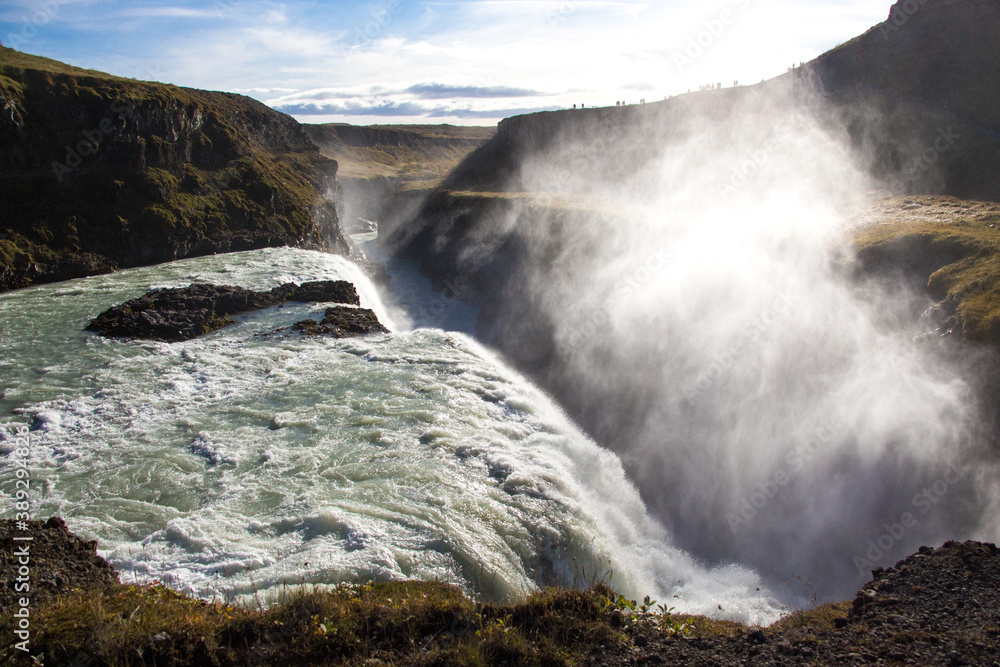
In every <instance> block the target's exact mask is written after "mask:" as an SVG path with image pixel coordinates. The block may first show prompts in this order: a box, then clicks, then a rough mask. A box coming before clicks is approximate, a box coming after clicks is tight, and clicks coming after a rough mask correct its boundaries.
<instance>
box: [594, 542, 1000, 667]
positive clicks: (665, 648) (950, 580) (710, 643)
mask: <svg viewBox="0 0 1000 667" xmlns="http://www.w3.org/2000/svg"><path fill="white" fill-rule="evenodd" d="M795 620H796V619H794V618H790V619H787V621H786V622H779V623H778V624H777V625H776V626H775V627H774V628H767V629H763V630H751V629H747V630H746V631H744V632H738V633H736V634H734V635H733V636H729V637H722V636H715V637H698V636H695V637H677V636H669V635H666V636H664V635H662V634H659V635H657V634H653V633H650V634H649V636H646V635H642V636H636V637H634V638H633V646H632V647H626V648H624V649H623V650H617V651H612V652H609V653H608V654H606V655H595V656H593V657H592V659H591V661H590V664H592V665H666V664H684V665H949V666H958V665H987V666H993V665H997V666H1000V637H998V629H1000V556H998V553H997V548H996V546H994V545H992V544H982V543H979V542H965V543H959V542H948V543H947V544H945V545H944V546H943V547H941V548H940V549H930V548H928V547H921V550H920V553H917V554H914V555H912V556H910V557H909V558H907V559H905V560H902V561H900V562H899V563H897V564H896V566H895V567H892V568H890V569H888V570H881V569H878V570H875V572H874V578H873V580H872V581H871V582H869V583H868V584H867V585H866V586H865V587H864V588H863V589H862V590H861V591H859V593H858V595H857V597H856V598H855V600H854V602H853V604H852V605H851V607H850V611H849V612H848V613H847V615H846V616H843V617H840V618H834V619H833V627H832V628H830V627H824V626H825V625H826V624H825V623H824V622H823V621H821V620H820V621H816V622H810V621H808V620H806V621H805V622H804V624H802V625H798V624H797V623H796V622H795Z"/></svg>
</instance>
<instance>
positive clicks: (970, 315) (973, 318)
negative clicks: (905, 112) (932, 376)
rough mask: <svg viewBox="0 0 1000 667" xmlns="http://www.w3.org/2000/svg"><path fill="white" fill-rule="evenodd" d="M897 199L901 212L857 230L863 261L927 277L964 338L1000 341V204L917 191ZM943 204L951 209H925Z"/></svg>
mask: <svg viewBox="0 0 1000 667" xmlns="http://www.w3.org/2000/svg"><path fill="white" fill-rule="evenodd" d="M895 205H896V206H897V207H898V213H897V214H896V215H890V216H889V217H888V218H887V219H886V221H884V222H883V223H882V224H878V225H874V226H869V227H866V228H864V229H862V230H860V231H859V232H858V233H857V234H856V236H855V245H856V247H857V251H858V259H859V261H860V262H861V265H862V266H863V267H864V268H865V270H867V271H874V272H879V273H886V272H897V273H902V274H903V275H905V276H908V277H910V278H912V279H913V280H915V281H917V282H918V283H922V284H923V285H925V286H926V288H927V290H928V291H929V293H930V295H931V296H932V297H933V298H934V299H936V300H938V301H940V302H943V305H944V306H946V307H947V309H948V310H949V311H950V312H953V318H954V319H953V321H954V324H955V325H956V327H957V331H958V332H961V335H962V337H963V339H964V340H966V341H976V342H983V343H990V344H992V345H1000V205H996V204H986V203H967V202H959V201H958V200H950V198H916V197H907V198H900V199H898V200H896V202H895ZM942 205H943V206H944V207H947V208H948V209H950V210H951V213H950V214H949V215H944V216H941V215H934V216H921V215H919V212H920V210H921V209H931V210H942ZM915 211H916V212H917V214H916V215H914V212H915Z"/></svg>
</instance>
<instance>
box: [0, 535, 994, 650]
mask: <svg viewBox="0 0 1000 667" xmlns="http://www.w3.org/2000/svg"><path fill="white" fill-rule="evenodd" d="M27 528H28V529H27V530H24V529H23V528H19V527H17V526H16V524H15V523H14V522H13V521H0V548H2V550H3V552H2V561H0V562H2V565H3V567H2V569H0V605H2V607H3V609H4V613H3V614H2V616H4V617H6V616H7V612H8V610H10V609H12V608H13V607H14V606H15V605H16V604H17V602H16V600H17V598H18V597H19V596H20V594H19V593H17V592H16V591H15V586H16V583H17V581H16V573H17V564H16V562H15V561H16V558H14V556H13V554H14V550H15V548H18V547H20V545H22V544H24V541H23V540H22V541H15V540H14V537H21V538H24V537H26V536H29V537H31V538H32V539H31V541H30V542H29V544H30V550H31V598H32V599H31V604H32V608H33V611H32V617H33V618H36V619H38V621H39V622H43V619H45V618H47V617H46V615H45V613H46V610H48V609H55V608H56V607H53V605H59V604H61V602H60V601H61V600H71V599H73V598H79V596H80V595H81V594H83V595H84V596H86V597H88V598H91V599H98V598H100V599H105V600H108V603H107V604H108V606H109V607H110V606H113V604H114V600H115V599H118V598H122V597H123V596H128V595H130V594H135V587H126V586H122V585H121V584H119V582H118V580H117V578H116V576H115V573H114V570H113V569H112V567H111V566H110V565H109V564H108V563H106V562H105V561H104V560H103V559H101V558H100V557H99V556H97V554H96V553H95V548H96V543H94V542H84V541H83V540H81V539H79V538H78V537H76V536H75V535H73V534H72V533H70V532H69V531H68V530H67V529H66V526H65V524H64V523H63V522H62V520H61V519H58V518H53V519H50V520H48V521H46V522H41V521H35V522H30V523H29V525H28V527H27ZM873 575H874V576H873V579H872V581H871V582H869V583H868V584H867V585H866V586H865V587H864V588H863V589H862V590H861V591H859V592H858V595H857V597H856V598H855V599H854V601H853V602H845V603H841V604H839V605H826V606H825V607H821V608H819V609H816V610H810V611H804V612H797V613H795V614H792V615H791V616H788V617H786V618H785V619H783V620H782V621H780V622H779V623H777V624H775V625H774V626H772V627H769V628H754V627H747V626H742V625H738V624H735V623H728V622H720V621H713V620H711V619H706V618H703V617H694V618H690V617H681V616H659V615H651V614H647V615H643V614H641V613H632V614H631V615H625V616H622V615H620V611H621V609H622V607H621V605H620V604H619V605H617V606H615V604H614V603H613V602H612V604H610V605H609V604H608V602H609V598H608V597H606V596H607V595H608V594H609V593H608V592H607V591H595V592H594V593H592V594H587V595H590V596H591V597H593V598H594V600H595V601H597V602H596V604H597V606H596V607H594V606H593V605H592V604H591V605H590V606H589V607H588V605H587V604H584V605H582V606H581V605H580V603H579V600H577V602H574V603H572V604H567V600H570V599H576V598H574V597H573V596H577V597H579V595H580V594H574V593H569V592H567V593H565V594H559V593H558V592H549V593H546V594H545V595H547V596H548V598H549V599H547V600H546V601H541V602H540V601H539V600H537V599H536V600H534V602H533V601H532V600H529V601H528V602H526V603H525V604H523V605H517V606H515V607H510V608H498V607H493V606H491V605H486V607H483V608H481V610H480V611H479V612H475V611H473V605H472V603H471V602H470V601H468V600H459V601H458V602H457V603H456V602H454V601H451V602H448V603H446V602H444V601H443V600H445V598H442V602H435V603H434V604H433V605H431V607H433V609H434V610H436V611H434V613H433V614H431V616H436V615H440V614H441V610H443V609H445V607H447V605H448V604H452V605H453V606H454V605H457V606H455V610H458V611H457V612H456V613H457V615H455V614H453V613H448V614H443V615H442V617H441V619H439V620H441V622H445V619H447V622H446V623H445V625H446V626H447V627H444V626H442V627H441V628H438V629H435V627H436V626H435V623H436V622H437V621H434V619H432V618H429V617H428V618H421V619H417V621H419V624H421V625H424V624H425V623H424V621H426V623H429V625H427V627H426V628H424V629H423V630H422V631H421V632H420V633H418V634H425V633H428V636H429V637H430V638H431V639H429V640H427V642H426V643H425V644H423V645H424V648H423V649H421V648H419V646H418V645H405V648H404V646H402V645H401V646H397V645H393V643H392V642H389V640H388V639H386V638H387V637H391V635H390V634H387V633H384V632H383V633H382V634H379V632H377V631H375V630H373V632H374V634H373V635H371V637H369V638H368V639H367V640H364V641H365V643H366V644H367V646H368V648H366V649H364V650H363V651H360V652H359V651H354V652H353V653H352V654H350V655H348V654H347V653H343V652H342V650H341V649H334V650H330V651H325V650H324V651H318V652H316V651H314V652H313V653H311V654H310V655H311V656H314V657H319V656H320V655H322V656H323V657H322V658H320V659H319V660H318V661H316V660H311V661H310V664H438V665H450V664H479V665H481V664H490V665H494V664H495V665H521V664H538V665H562V664H567V665H573V664H589V665H595V666H611V665H668V664H684V665H723V666H725V665H948V666H958V665H986V666H988V667H989V666H997V667H1000V553H998V551H997V547H996V546H995V545H992V544H983V543H979V542H964V543H959V542H948V543H947V544H945V545H944V546H942V547H941V548H938V549H931V548H929V547H921V549H920V551H919V553H916V554H914V555H912V556H910V557H909V558H906V559H905V560H903V561H900V562H899V563H897V564H896V565H895V567H892V568H889V569H886V570H882V569H876V570H875V571H874V572H873ZM426 586H433V585H430V584H427V585H426ZM438 593H439V591H438V592H435V591H433V590H430V589H428V591H427V592H424V593H421V594H420V596H422V597H423V598H428V595H430V596H431V597H432V598H433V596H434V595H436V594H438ZM397 594H398V592H397V593H394V594H393V596H396V595H397ZM352 595H353V594H352ZM361 595H362V596H364V594H361ZM560 595H562V598H566V599H562V598H560V597H559V596H560ZM420 596H418V597H420ZM553 596H555V597H553ZM602 596H604V597H602ZM582 599H583V598H580V600H582ZM140 600H148V602H146V601H143V602H142V604H143V605H146V604H149V605H151V607H150V610H148V611H151V610H153V609H155V608H156V607H157V605H165V606H164V608H166V606H169V605H174V606H176V605H177V604H179V603H178V601H181V602H180V604H181V606H182V608H183V609H184V610H185V611H184V613H185V614H188V615H190V614H193V613H196V612H197V613H207V612H213V613H214V612H218V613H219V615H220V618H221V617H225V618H229V617H230V616H231V612H227V611H226V608H221V607H220V608H218V609H216V607H215V606H211V605H205V603H200V602H196V601H185V600H186V599H185V598H182V597H181V596H179V595H176V594H174V593H169V594H168V595H166V596H164V595H161V594H155V591H154V590H153V589H150V593H148V594H147V593H140ZM600 600H604V602H600ZM610 600H611V601H613V600H614V598H613V597H611V598H610ZM398 602H399V601H398V600H397V601H396V603H394V602H393V600H392V599H389V598H386V599H385V600H383V601H381V602H380V601H379V600H377V599H376V600H373V605H374V606H373V608H372V610H371V611H372V612H373V613H374V615H373V618H380V617H382V618H383V620H384V619H385V618H388V616H384V615H383V613H382V612H378V609H379V605H383V606H384V608H385V610H386V613H391V611H392V609H393V605H394V604H398ZM310 604H319V603H318V602H315V601H314V602H309V601H308V599H303V601H302V602H299V603H293V604H292V605H291V606H292V607H295V606H296V605H298V606H302V605H305V606H309V605H310ZM126 606H128V607H129V608H130V609H131V605H126ZM136 608H137V609H138V607H136ZM588 608H589V611H588V612H587V613H586V614H582V615H580V617H579V618H574V619H568V618H566V617H562V618H561V620H560V621H559V625H560V627H562V628H564V631H560V632H551V631H546V630H544V628H546V627H547V626H550V625H551V624H552V620H553V618H554V616H553V614H554V613H555V612H556V611H558V610H561V611H560V612H559V613H564V612H567V611H568V610H572V609H576V610H577V611H573V612H571V613H570V615H571V616H573V615H579V614H578V613H577V612H579V610H581V609H588ZM462 609H467V611H461V610H462ZM198 610H200V611H198ZM453 611H454V610H453ZM39 612H40V613H39ZM145 613H147V612H144V614H145ZM242 613H243V614H244V615H253V614H256V612H254V611H246V612H242ZM469 614H471V615H469ZM595 614H596V615H595ZM112 615H113V614H112ZM57 616H58V614H56V615H55V616H52V617H53V618H55V617H57ZM132 616H135V612H133V613H132ZM466 616H468V618H466ZM494 616H495V617H497V618H494ZM279 617H280V618H281V619H282V621H280V622H279V621H275V620H273V619H269V618H264V621H266V625H268V626H281V625H283V624H287V622H288V620H289V619H286V618H284V617H283V616H279ZM456 619H458V620H456ZM462 619H464V620H462ZM477 619H478V620H477ZM497 619H503V620H502V622H501V621H500V620H497ZM616 619H617V620H616ZM130 620H131V617H130ZM306 621H307V625H309V620H308V619H306ZM252 622H256V621H251V620H250V619H249V616H248V619H247V620H246V621H245V623H246V624H248V627H249V624H250V623H252ZM328 622H329V621H328ZM413 622H414V618H413V617H412V616H411V617H410V619H409V620H408V621H407V622H406V623H407V627H412V626H411V624H412V623H413ZM4 625H5V623H2V622H0V626H4ZM598 626H600V628H603V629H602V630H601V631H600V632H596V633H595V632H593V631H592V629H593V628H596V627H598ZM220 627H221V626H220ZM309 627H311V625H309ZM317 627H318V626H317ZM373 627H374V628H375V629H376V630H377V628H378V627H380V626H379V625H378V623H376V624H375V626H373ZM569 627H572V628H574V629H573V630H572V631H565V628H569ZM210 628H211V626H210V625H206V626H205V627H203V628H202V631H201V632H198V633H194V634H195V635H198V636H195V637H194V638H193V641H194V643H195V644H196V646H194V649H192V650H181V649H182V648H183V647H181V646H180V643H181V641H182V636H183V635H184V633H180V632H175V637H174V638H173V639H171V638H170V635H169V634H168V633H164V632H155V633H151V635H150V636H149V637H145V638H143V637H139V636H136V637H134V638H133V641H134V644H135V645H136V646H138V647H140V648H139V649H138V650H135V649H133V650H132V652H131V653H128V654H126V658H127V659H126V663H127V664H170V665H187V664H191V665H195V664H213V663H214V664H240V663H242V662H243V661H244V658H247V657H248V656H247V655H243V654H242V653H239V652H234V651H235V650H236V649H237V648H238V647H236V646H234V647H233V648H232V649H226V648H225V646H223V645H221V644H218V643H216V642H215V640H210V639H209V637H208V635H205V634H203V633H204V632H208V633H209V635H210V634H212V633H213V631H212V630H211V629H210ZM612 628H617V630H612ZM34 630H35V632H36V633H37V632H39V631H41V636H44V635H45V634H46V632H45V631H46V628H45V627H44V626H43V627H36V628H34ZM174 630H178V628H174ZM383 630H384V628H383ZM323 631H324V633H326V632H327V628H325V627H324V628H323ZM52 632H55V628H52V629H50V630H49V633H50V634H51V633H52ZM229 633H231V629H230V630H227V631H221V632H219V633H216V634H217V637H216V639H218V640H219V641H224V639H223V638H224V637H225V636H227V635H228V634H229ZM411 633H412V629H411ZM252 634H253V633H251V632H249V631H244V632H243V634H242V635H239V633H237V635H239V636H244V638H245V637H248V636H251V635H252ZM379 637H382V638H381V639H379ZM442 637H446V638H448V637H450V639H448V641H444V640H443V639H442ZM574 637H576V638H584V637H591V638H592V641H584V642H583V643H582V644H581V643H580V642H579V641H574V640H573V638H574ZM598 637H601V638H600V639H598ZM165 638H166V639H165ZM302 638H303V637H301V636H299V639H300V640H301V639H302ZM81 639H83V640H84V641H85V647H86V646H89V644H86V642H87V641H89V640H86V638H81ZM314 639H315V641H316V642H318V643H317V647H318V648H319V649H322V642H323V641H325V640H324V639H322V638H318V639H317V638H314ZM168 641H169V642H176V644H171V645H170V646H169V647H168V648H169V649H170V650H167V649H165V648H164V646H163V644H164V642H168ZM260 641H261V640H260V639H258V643H259V642H260ZM352 641H353V640H352ZM359 641H360V640H359ZM286 642H290V643H288V644H287V647H286V648H285V649H283V648H282V645H283V644H284V643H286ZM386 642H388V643H386ZM300 643H301V642H300ZM380 643H386V645H385V646H382V645H380ZM405 644H412V641H411V642H407V643H405ZM432 644H435V645H437V644H441V645H444V644H447V645H449V646H452V647H454V646H462V645H465V646H467V647H468V649H469V650H467V651H464V652H463V651H460V650H439V649H440V648H441V646H437V649H436V650H428V648H427V647H428V646H430V645H432ZM210 645H211V646H216V647H217V648H216V649H213V650H212V651H211V652H208V649H207V647H209V646H210ZM142 647H146V648H145V649H143V648H142ZM262 647H266V655H269V656H270V658H269V659H268V660H267V661H266V663H262V664H298V663H297V662H296V659H293V658H295V656H296V648H295V642H294V633H293V634H292V635H287V634H286V633H281V634H280V635H275V636H273V637H269V638H268V640H267V641H266V642H265V643H264V644H259V646H258V647H257V648H256V649H255V650H257V651H258V652H260V651H263V650H264V648H262ZM50 648H51V647H50ZM331 648H332V646H331ZM195 649H197V650H195ZM84 650H85V652H86V653H89V654H90V655H92V656H93V658H88V660H93V661H94V662H93V663H92V664H117V663H118V662H119V661H118V660H117V659H116V658H114V656H104V657H100V652H96V653H95V649H94V648H93V647H92V646H91V647H90V648H89V649H88V648H84ZM8 655H10V654H8ZM70 655H72V652H70ZM230 655H231V656H232V657H233V658H234V660H235V662H234V661H233V660H228V659H223V660H222V662H219V660H220V659H221V658H225V657H226V656H230ZM240 655H243V658H239V656H240ZM261 655H265V654H264V653H262V654H261ZM282 655H285V656H286V657H287V658H288V659H282V658H281V656H282ZM130 656H131V657H130ZM213 656H214V657H213ZM22 657H23V656H22ZM132 658H135V659H134V660H133V659H132ZM149 660H153V663H150V662H149ZM202 660H209V663H204V662H201V661H202ZM46 664H48V663H46Z"/></svg>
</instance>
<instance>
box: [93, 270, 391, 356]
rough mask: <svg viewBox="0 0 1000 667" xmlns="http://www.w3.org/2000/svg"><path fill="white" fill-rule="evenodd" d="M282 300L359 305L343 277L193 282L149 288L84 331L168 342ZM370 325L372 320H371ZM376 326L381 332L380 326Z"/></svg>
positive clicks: (275, 304) (95, 321) (280, 302)
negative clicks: (254, 284) (271, 283)
mask: <svg viewBox="0 0 1000 667" xmlns="http://www.w3.org/2000/svg"><path fill="white" fill-rule="evenodd" d="M286 301H303V302H308V303H314V302H319V303H322V302H334V303H345V304H352V305H360V300H359V298H358V293H357V290H355V288H354V285H352V284H351V283H349V282H345V281H343V280H322V281H315V282H308V283H303V284H302V285H295V284H292V283H286V284H284V285H281V286H279V287H275V288H274V289H272V290H270V291H268V292H255V291H253V290H248V289H244V288H242V287H233V286H229V285H221V286H220V285H207V284H195V285H190V286H189V287H181V288H173V289H157V290H151V291H149V292H148V293H147V294H145V295H144V296H141V297H138V298H136V299H132V300H130V301H126V302H125V303H123V304H122V305H120V306H114V307H112V308H109V309H108V310H106V311H104V312H103V313H101V314H100V315H98V316H97V317H96V318H94V320H93V321H91V323H90V324H89V325H88V326H87V330H88V331H95V332H98V333H101V334H103V335H105V336H108V337H111V338H140V339H149V340H162V341H168V342H176V341H183V340H190V339H191V338H196V337H198V336H203V335H205V334H207V333H209V332H212V331H215V330H216V329H219V328H221V327H224V326H226V325H229V324H232V323H233V321H234V320H232V319H231V318H230V317H229V316H230V315H236V314H239V313H245V312H249V311H252V310H262V309H264V308H270V307H272V306H277V305H279V304H282V303H284V302H286ZM366 312H371V311H366ZM372 317H373V318H374V314H373V316H372ZM324 322H325V320H324ZM375 323H376V324H377V323H378V320H377V319H376V320H375ZM379 326H381V325H379ZM382 330H385V329H384V327H383V328H382Z"/></svg>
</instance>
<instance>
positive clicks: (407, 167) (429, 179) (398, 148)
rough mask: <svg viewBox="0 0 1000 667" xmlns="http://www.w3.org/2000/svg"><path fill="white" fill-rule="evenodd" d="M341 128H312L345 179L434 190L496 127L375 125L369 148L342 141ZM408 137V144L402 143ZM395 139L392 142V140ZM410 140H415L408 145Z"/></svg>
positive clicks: (405, 141)
mask: <svg viewBox="0 0 1000 667" xmlns="http://www.w3.org/2000/svg"><path fill="white" fill-rule="evenodd" d="M338 127H344V126H343V125H341V124H336V123H332V124H327V125H314V126H308V127H307V131H308V132H309V134H310V136H311V137H312V138H313V140H314V141H316V143H317V144H318V145H319V146H320V150H321V152H322V153H323V155H325V156H327V157H329V158H332V159H334V160H336V161H337V163H338V164H339V165H340V168H339V173H340V175H341V176H343V177H345V178H363V179H371V178H380V177H381V178H391V179H399V180H402V181H404V182H405V183H404V184H403V188H404V189H430V188H433V187H435V186H436V185H437V184H438V183H440V182H441V181H442V180H443V179H444V177H445V176H447V175H448V174H449V173H450V172H451V170H452V169H454V168H455V166H457V165H458V164H459V163H460V162H461V161H462V160H463V159H465V157H466V156H467V155H468V154H469V153H471V152H472V151H473V150H474V149H475V147H476V145H478V144H479V143H480V142H484V141H486V140H488V139H489V138H490V137H492V136H493V133H494V132H495V131H496V128H492V127H461V126H456V125H372V126H370V127H369V128H367V129H369V130H371V135H372V138H371V140H370V141H368V142H365V143H366V145H348V144H347V143H345V142H344V141H343V140H341V139H340V138H339V137H338V136H337V128H338ZM398 135H402V137H403V140H402V141H399V140H398ZM390 136H391V137H392V139H393V140H391V141H390V140H386V139H385V138H386V137H390ZM407 139H409V140H407Z"/></svg>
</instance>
